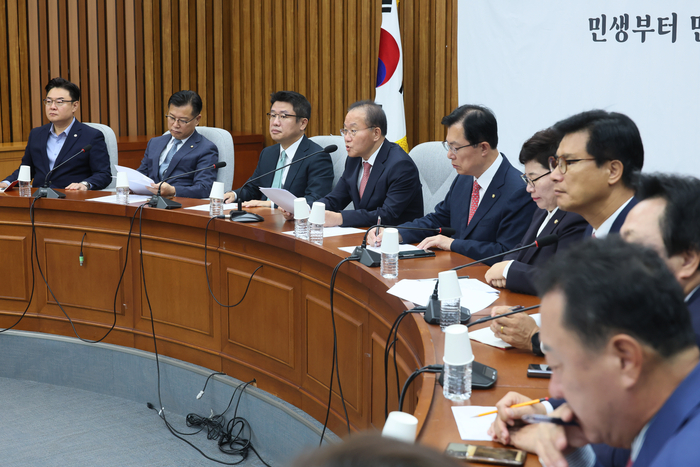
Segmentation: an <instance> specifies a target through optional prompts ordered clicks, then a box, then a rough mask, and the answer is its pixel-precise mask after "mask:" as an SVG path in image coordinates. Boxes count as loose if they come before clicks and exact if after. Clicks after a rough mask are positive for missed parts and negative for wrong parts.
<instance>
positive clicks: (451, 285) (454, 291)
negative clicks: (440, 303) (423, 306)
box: [438, 271, 462, 300]
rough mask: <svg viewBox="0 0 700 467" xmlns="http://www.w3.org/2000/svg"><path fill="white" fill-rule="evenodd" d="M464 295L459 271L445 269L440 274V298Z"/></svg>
mask: <svg viewBox="0 0 700 467" xmlns="http://www.w3.org/2000/svg"><path fill="white" fill-rule="evenodd" d="M461 297H462V290H461V289H460V288H459V279H458V278H457V271H443V272H441V273H439V274H438V299H440V300H452V299H455V298H461Z"/></svg>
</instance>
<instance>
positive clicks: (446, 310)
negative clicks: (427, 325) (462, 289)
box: [440, 298, 461, 332]
mask: <svg viewBox="0 0 700 467" xmlns="http://www.w3.org/2000/svg"><path fill="white" fill-rule="evenodd" d="M459 300H460V299H459V298H453V299H450V300H441V301H440V329H442V332H445V329H446V328H447V326H452V325H453V324H459V322H460V318H461V316H460V313H461V309H460V306H459V305H460V304H459Z"/></svg>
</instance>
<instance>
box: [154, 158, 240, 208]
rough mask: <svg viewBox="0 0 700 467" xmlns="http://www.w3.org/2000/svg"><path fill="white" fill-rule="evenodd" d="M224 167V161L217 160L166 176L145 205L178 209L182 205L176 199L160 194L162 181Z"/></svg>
mask: <svg viewBox="0 0 700 467" xmlns="http://www.w3.org/2000/svg"><path fill="white" fill-rule="evenodd" d="M224 167H226V162H223V161H219V162H217V163H216V164H214V165H209V166H207V167H203V168H201V169H197V170H193V171H191V172H186V173H182V174H179V175H174V176H172V177H168V178H166V179H165V180H163V181H162V182H160V184H159V185H158V194H155V195H153V196H152V197H151V199H149V200H148V202H147V203H146V205H147V206H150V207H152V208H157V209H178V208H181V207H182V204H181V203H178V202H177V201H173V200H172V199H168V198H164V197H163V196H161V194H160V189H161V187H162V186H163V183H165V182H168V181H170V180H175V179H176V178H181V177H186V176H187V175H192V174H194V173H197V172H201V171H203V170H211V169H217V170H218V169H221V168H224Z"/></svg>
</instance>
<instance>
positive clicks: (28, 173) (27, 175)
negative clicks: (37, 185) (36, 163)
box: [17, 165, 32, 182]
mask: <svg viewBox="0 0 700 467" xmlns="http://www.w3.org/2000/svg"><path fill="white" fill-rule="evenodd" d="M17 180H19V181H20V182H31V181H32V168H31V167H29V166H28V165H20V166H19V176H18V177H17Z"/></svg>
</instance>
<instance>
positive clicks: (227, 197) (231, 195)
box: [224, 191, 236, 203]
mask: <svg viewBox="0 0 700 467" xmlns="http://www.w3.org/2000/svg"><path fill="white" fill-rule="evenodd" d="M234 201H236V193H235V192H233V191H227V192H226V193H224V203H233V202H234Z"/></svg>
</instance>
